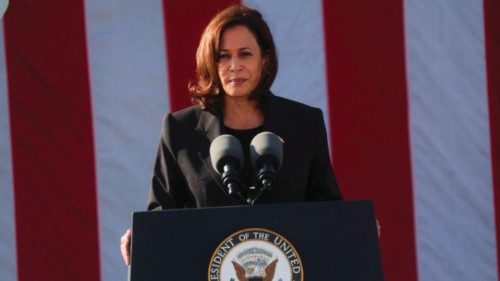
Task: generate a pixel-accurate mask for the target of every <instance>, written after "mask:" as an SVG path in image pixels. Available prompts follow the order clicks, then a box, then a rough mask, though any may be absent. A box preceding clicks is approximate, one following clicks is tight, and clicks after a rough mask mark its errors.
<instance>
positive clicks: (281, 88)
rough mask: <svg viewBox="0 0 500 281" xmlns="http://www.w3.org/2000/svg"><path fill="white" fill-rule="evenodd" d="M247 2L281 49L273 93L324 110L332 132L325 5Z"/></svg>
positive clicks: (296, 2)
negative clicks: (260, 17) (327, 79)
mask: <svg viewBox="0 0 500 281" xmlns="http://www.w3.org/2000/svg"><path fill="white" fill-rule="evenodd" d="M245 2H246V3H247V4H249V5H250V6H253V7H256V8H257V9H258V10H260V11H261V12H262V15H263V17H264V19H265V20H266V21H267V23H268V25H269V27H270V29H271V33H272V34H273V37H274V40H275V44H276V47H277V49H278V61H279V67H278V76H277V77H276V81H275V82H274V85H273V87H272V91H273V92H274V93H275V94H276V95H278V96H282V97H285V98H289V99H292V100H296V101H299V102H303V103H305V104H307V105H310V106H314V107H318V108H321V110H322V111H323V114H324V119H325V125H326V128H327V130H329V128H330V126H329V119H328V96H327V95H328V94H327V89H326V88H327V85H326V74H325V71H326V65H325V63H326V58H325V44H324V39H323V36H324V31H323V9H322V2H321V1H320V0H314V1H300V0H295V1H283V2H273V1H265V0H249V1H245ZM328 135H330V134H328Z"/></svg>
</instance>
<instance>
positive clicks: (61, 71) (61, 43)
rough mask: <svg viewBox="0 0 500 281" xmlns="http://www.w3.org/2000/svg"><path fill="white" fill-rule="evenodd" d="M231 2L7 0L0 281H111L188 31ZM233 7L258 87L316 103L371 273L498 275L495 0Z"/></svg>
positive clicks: (499, 44) (183, 87) (186, 67)
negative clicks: (359, 215)
mask: <svg viewBox="0 0 500 281" xmlns="http://www.w3.org/2000/svg"><path fill="white" fill-rule="evenodd" d="M231 3H238V2H237V1H232V0H217V1H210V0H200V1H181V0H163V1H161V0H154V1H118V2H117V1H110V0H88V1H62V0H56V1H55V2H54V1H53V3H51V5H46V4H43V3H35V2H33V1H15V2H14V1H11V2H10V5H9V7H8V9H7V11H6V13H5V16H4V18H3V20H2V21H1V22H0V224H1V225H2V231H1V235H0V253H1V255H0V272H2V280H9V281H14V280H23V281H24V280H103V281H111V280H125V278H126V274H127V268H126V267H125V266H124V264H123V261H122V260H121V255H120V252H119V248H118V241H119V238H120V236H121V235H122V233H123V232H124V231H125V230H126V229H127V228H128V227H130V224H131V213H132V212H134V211H140V210H144V208H145V205H146V196H147V192H148V185H149V180H150V178H151V172H152V164H153V159H154V156H155V153H156V147H157V141H158V138H159V133H160V126H161V119H162V116H163V115H164V114H165V113H167V112H172V111H176V110H179V109H181V108H183V107H186V106H189V104H190V102H189V96H188V94H187V83H188V81H190V80H192V79H193V77H194V71H195V69H194V67H195V51H196V47H197V43H198V40H199V38H200V35H201V32H202V29H203V27H204V26H205V25H206V24H207V23H208V21H209V19H210V17H211V16H213V15H214V14H215V13H216V12H217V11H220V10H221V9H223V8H225V7H227V6H228V5H230V4H231ZM243 3H245V4H248V5H250V6H252V7H256V8H258V9H259V10H260V11H261V12H262V14H263V15H264V17H265V19H266V20H267V22H268V24H269V26H270V28H271V30H272V32H273V35H274V37H275V41H276V45H277V48H278V56H279V71H278V76H277V79H276V82H275V84H274V85H273V88H272V91H273V92H274V93H275V94H276V95H279V96H283V97H286V98H289V99H293V100H297V101H300V102H303V103H306V104H309V105H311V106H315V107H319V108H321V109H322V111H323V113H324V116H325V123H326V125H327V129H328V133H329V142H330V147H331V154H332V160H333V167H334V170H335V173H336V175H337V178H338V181H339V184H340V186H341V189H342V192H343V194H344V197H345V198H346V199H347V200H359V199H370V200H373V202H374V205H375V211H376V215H377V218H378V219H379V221H380V224H381V227H382V233H381V234H382V235H381V238H380V245H381V250H382V258H383V267H384V268H383V270H384V275H385V278H386V280H498V275H499V274H498V248H499V247H498V245H499V243H498V240H497V236H498V229H499V228H498V225H499V219H498V217H499V216H498V215H497V214H498V210H499V207H498V205H499V203H498V202H500V197H499V196H500V195H498V191H497V190H498V188H499V187H500V186H499V185H500V166H499V165H500V164H499V163H500V162H499V161H500V152H499V151H500V117H499V115H500V102H499V101H500V97H499V96H500V41H499V38H500V22H499V19H500V4H499V2H498V1H493V0H467V1H452V0H442V1H430V0H405V1H397V0H389V1H384V2H383V4H381V3H379V2H376V1H373V3H369V2H366V3H363V4H362V5H361V4H360V3H358V2H356V1H337V0H331V1H329V0H324V1H320V0H313V1H305V0H292V1H265V0H252V1H244V2H243ZM290 114H293V112H291V113H290ZM286 121H287V120H286V117H284V119H283V122H286Z"/></svg>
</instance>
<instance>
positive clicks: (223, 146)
mask: <svg viewBox="0 0 500 281" xmlns="http://www.w3.org/2000/svg"><path fill="white" fill-rule="evenodd" d="M210 159H211V160H212V166H213V167H214V169H215V170H216V171H217V172H218V173H219V174H222V173H223V172H224V165H226V164H229V163H230V164H232V165H234V166H235V168H236V169H237V170H239V169H241V167H242V165H243V148H242V147H241V143H240V141H239V140H238V139H237V138H235V137H234V136H231V135H220V136H218V137H216V138H215V139H214V140H213V141H212V143H211V144H210Z"/></svg>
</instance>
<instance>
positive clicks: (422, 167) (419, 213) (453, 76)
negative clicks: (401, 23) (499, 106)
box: [405, 0, 497, 280]
mask: <svg viewBox="0 0 500 281" xmlns="http://www.w3.org/2000/svg"><path fill="white" fill-rule="evenodd" d="M405 11H406V16H405V21H406V23H405V28H406V38H407V40H406V42H407V43H406V44H407V68H408V77H409V82H408V83H409V101H410V102H409V104H410V134H411V152H412V167H413V186H414V194H415V200H416V202H415V212H416V230H417V235H416V237H417V241H416V242H417V253H418V270H419V277H420V280H497V270H496V268H497V260H496V244H495V222H494V206H493V193H492V188H493V184H492V175H491V155H490V136H489V120H488V100H487V99H488V96H487V92H486V75H485V61H484V58H485V51H484V29H483V22H484V20H483V7H482V1H481V0H470V1H459V2H457V1H451V0H450V1H437V2H436V1H433V0H424V1H422V0H407V1H405Z"/></svg>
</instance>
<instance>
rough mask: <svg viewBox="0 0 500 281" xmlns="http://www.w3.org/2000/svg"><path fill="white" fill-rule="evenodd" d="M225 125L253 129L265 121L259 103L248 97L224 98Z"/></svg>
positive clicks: (233, 127)
mask: <svg viewBox="0 0 500 281" xmlns="http://www.w3.org/2000/svg"><path fill="white" fill-rule="evenodd" d="M223 116H224V125H225V126H226V127H229V128H232V129H240V130H244V129H252V128H256V127H259V126H261V125H262V124H263V123H264V115H263V114H262V112H261V110H260V108H259V103H258V102H257V101H255V100H248V99H247V98H241V99H237V98H228V97H226V98H225V100H224V109H223Z"/></svg>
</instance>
